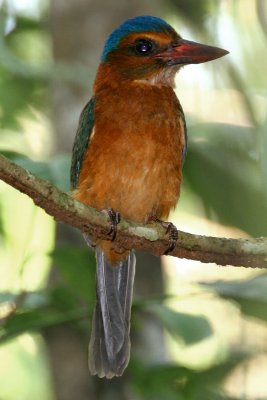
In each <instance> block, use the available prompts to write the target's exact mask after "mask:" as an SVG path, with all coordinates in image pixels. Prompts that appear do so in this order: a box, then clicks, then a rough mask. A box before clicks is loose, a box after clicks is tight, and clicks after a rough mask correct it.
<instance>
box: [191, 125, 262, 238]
mask: <svg viewBox="0 0 267 400" xmlns="http://www.w3.org/2000/svg"><path fill="white" fill-rule="evenodd" d="M254 135H255V133H254V131H253V129H249V128H244V127H237V126H232V125H225V124H201V125H197V126H194V127H193V126H192V127H190V128H189V136H190V137H191V140H190V144H189V151H188V157H187V160H186V163H185V176H186V179H187V181H188V183H189V184H190V186H191V188H192V189H193V190H194V191H195V192H196V193H197V194H198V195H199V196H200V197H201V199H202V200H203V202H204V204H205V207H206V210H207V214H208V215H209V214H212V212H215V213H216V215H217V216H218V217H219V219H220V221H221V222H223V223H225V224H231V225H235V226H237V227H239V228H240V229H243V230H245V231H247V232H249V233H250V234H252V235H253V236H264V235H266V234H267V224H266V219H265V218H263V215H267V199H266V197H265V196H264V193H263V191H262V178H261V174H260V169H259V164H258V162H257V153H256V151H257V150H256V143H255V140H254Z"/></svg>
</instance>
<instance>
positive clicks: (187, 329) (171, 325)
mask: <svg viewBox="0 0 267 400" xmlns="http://www.w3.org/2000/svg"><path fill="white" fill-rule="evenodd" d="M144 309H145V310H147V311H149V312H151V313H152V314H153V315H155V316H156V317H157V319H158V320H159V321H160V323H161V324H162V325H163V326H164V327H165V328H166V329H167V330H168V332H169V333H170V334H171V335H173V336H174V338H175V339H176V340H177V341H182V342H183V343H184V344H187V345H192V344H194V343H196V342H199V341H201V340H204V339H206V338H207V337H208V336H210V335H211V334H212V328H211V326H210V324H209V322H208V321H207V319H206V318H204V317H202V316H198V315H190V314H185V313H181V312H177V311H174V310H172V309H171V308H169V307H166V306H165V305H163V304H154V305H150V306H145V308H144Z"/></svg>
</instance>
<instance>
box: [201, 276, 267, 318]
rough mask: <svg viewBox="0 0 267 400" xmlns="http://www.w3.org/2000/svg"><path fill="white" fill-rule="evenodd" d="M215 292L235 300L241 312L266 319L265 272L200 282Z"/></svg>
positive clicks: (266, 285) (266, 284) (266, 294)
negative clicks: (245, 277) (253, 275)
mask: <svg viewBox="0 0 267 400" xmlns="http://www.w3.org/2000/svg"><path fill="white" fill-rule="evenodd" d="M202 285H204V286H205V287H208V288H210V289H212V290H214V291H216V293H217V294H218V295H219V296H221V297H223V298H225V299H229V300H234V301H235V302H237V303H238V304H239V306H240V308H241V311H242V313H244V314H247V315H249V316H252V317H256V318H259V319H262V320H264V321H267V273H263V274H261V275H259V276H256V277H255V278H251V279H246V280H242V281H227V282H226V281H217V282H213V283H202Z"/></svg>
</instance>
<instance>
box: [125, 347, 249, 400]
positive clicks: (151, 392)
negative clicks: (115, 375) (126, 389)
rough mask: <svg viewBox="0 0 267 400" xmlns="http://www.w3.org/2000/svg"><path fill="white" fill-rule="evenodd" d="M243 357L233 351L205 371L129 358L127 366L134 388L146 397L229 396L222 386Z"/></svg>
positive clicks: (213, 399) (223, 398)
mask: <svg viewBox="0 0 267 400" xmlns="http://www.w3.org/2000/svg"><path fill="white" fill-rule="evenodd" d="M245 359H246V355H245V354H232V355H231V356H230V357H229V359H227V360H225V361H224V362H222V363H221V364H219V365H212V366H211V367H210V368H208V369H205V370H204V371H194V370H191V369H188V368H184V367H179V366H177V365H168V364H167V365H159V366H153V367H148V366H144V365H140V364H139V363H138V365H137V361H131V363H130V370H131V374H132V375H133V377H134V379H133V382H134V385H135V388H136V390H137V391H138V392H139V393H140V394H141V395H142V396H143V397H142V398H144V399H146V400H150V399H151V400H161V399H164V400H165V399H167V400H172V399H179V400H204V399H205V400H206V399H210V400H216V399H217V400H219V399H220V400H227V399H229V400H230V397H228V396H227V395H226V394H225V393H224V392H223V389H222V385H223V382H224V379H225V378H226V377H227V376H228V375H229V374H230V373H231V371H232V370H233V369H234V368H235V367H236V366H237V365H239V364H240V363H241V362H242V361H244V360H245ZM236 400H237V399H236Z"/></svg>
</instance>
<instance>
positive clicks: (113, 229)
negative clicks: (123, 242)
mask: <svg viewBox="0 0 267 400" xmlns="http://www.w3.org/2000/svg"><path fill="white" fill-rule="evenodd" d="M102 212H103V213H104V214H106V215H107V216H108V218H109V222H110V230H109V232H108V235H110V236H111V241H112V242H113V240H115V238H116V235H117V225H118V223H119V222H120V220H121V216H120V213H119V212H118V211H114V210H113V208H107V209H105V210H102Z"/></svg>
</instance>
